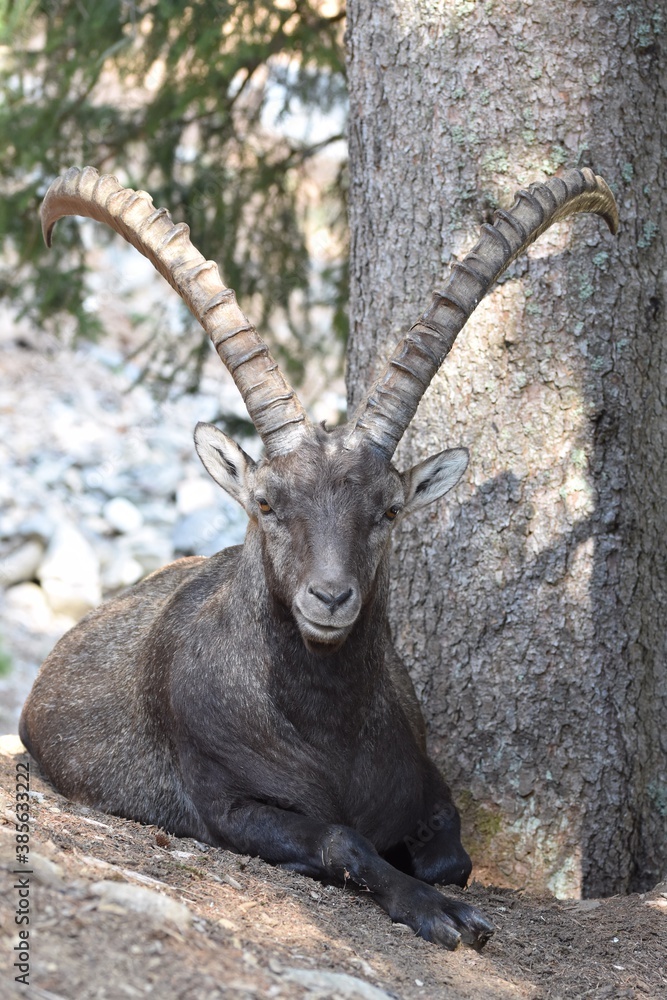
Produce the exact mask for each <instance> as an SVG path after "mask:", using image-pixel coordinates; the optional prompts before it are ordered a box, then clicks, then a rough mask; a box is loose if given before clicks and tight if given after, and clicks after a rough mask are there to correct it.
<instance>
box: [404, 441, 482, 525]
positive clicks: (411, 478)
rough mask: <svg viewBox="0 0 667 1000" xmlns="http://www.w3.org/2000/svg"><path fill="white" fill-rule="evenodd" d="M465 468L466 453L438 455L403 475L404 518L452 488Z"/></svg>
mask: <svg viewBox="0 0 667 1000" xmlns="http://www.w3.org/2000/svg"><path fill="white" fill-rule="evenodd" d="M467 467H468V449H467V448H452V449H450V450H449V451H441V452H440V454H439V455H433V456H432V457H431V458H427V459H425V460H424V461H423V462H420V463H419V465H415V466H414V467H413V468H412V469H410V470H409V471H408V472H404V473H403V481H404V483H405V507H404V508H403V510H404V512H405V513H406V514H410V513H412V511H413V510H419V508H420V507H425V506H426V505H427V504H429V503H432V502H433V501H434V500H439V499H440V497H442V496H444V495H445V493H448V492H449V490H451V489H452V487H454V486H456V484H457V483H458V481H459V479H460V478H461V476H462V475H463V473H464V472H465V471H466V468H467Z"/></svg>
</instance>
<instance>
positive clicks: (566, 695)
mask: <svg viewBox="0 0 667 1000" xmlns="http://www.w3.org/2000/svg"><path fill="white" fill-rule="evenodd" d="M661 10H662V4H661V3H659V2H657V0H656V2H655V3H651V2H649V0H640V2H637V3H634V4H632V5H627V4H626V3H618V2H613V0H607V2H605V3H603V2H598V0H579V2H578V3H572V2H571V0H533V2H516V0H488V2H486V3H482V2H475V0H453V2H446V0H377V2H373V3H368V2H365V0H350V3H349V25H348V45H349V79H350V94H351V121H350V154H351V184H350V202H351V209H350V210H351V225H352V268H351V284H352V289H351V291H352V298H351V342H350V348H349V386H350V402H351V403H355V402H356V401H357V400H358V399H359V397H360V396H361V395H362V393H363V390H364V387H365V386H367V385H368V384H369V382H370V380H371V377H372V375H373V374H374V373H375V372H376V371H377V368H378V367H379V364H380V361H381V359H383V358H384V357H386V355H387V353H388V352H389V350H390V349H391V348H392V347H393V345H394V343H395V342H396V340H397V339H398V337H399V335H400V334H401V332H403V331H404V330H405V329H406V328H407V327H408V326H409V325H410V324H411V323H412V322H414V320H415V319H416V318H417V316H418V315H419V313H420V312H421V311H422V310H423V309H424V308H425V307H426V306H427V304H428V302H429V293H430V291H431V290H432V288H433V287H435V286H436V285H437V283H438V282H439V281H440V280H441V278H442V276H443V273H444V271H445V269H446V268H445V266H446V264H447V262H448V261H449V260H450V258H452V257H453V256H460V255H461V254H462V253H463V252H464V251H465V250H467V249H469V248H470V247H471V245H472V243H473V242H474V239H475V236H476V233H477V231H478V227H479V225H480V224H481V223H482V222H484V221H487V220H488V218H489V216H490V213H491V211H492V209H493V207H494V206H496V205H498V204H501V205H504V206H505V207H507V205H508V204H509V203H511V201H512V196H513V193H514V191H515V190H516V189H517V188H518V187H520V186H525V185H526V184H527V183H529V182H530V181H533V180H538V179H543V178H544V175H545V174H549V173H553V172H554V171H557V169H558V168H559V167H560V166H561V165H563V164H566V165H571V166H581V165H587V166H592V167H594V168H595V170H596V171H597V172H598V173H601V174H602V175H603V176H604V177H605V178H606V179H607V181H608V182H609V183H610V184H611V185H612V188H613V190H614V191H615V193H616V195H617V198H618V202H619V209H620V213H621V224H622V229H621V233H620V236H619V237H618V238H617V239H616V240H614V239H612V238H611V237H610V236H609V234H608V233H606V230H605V227H604V226H603V224H601V223H600V222H599V221H598V220H595V219H592V218H578V219H576V220H574V221H572V222H567V223H564V224H561V225H560V226H558V227H556V228H555V229H554V230H552V231H551V232H550V233H549V234H548V235H547V236H546V237H543V238H542V240H541V241H540V242H539V243H538V244H537V245H536V246H535V247H534V248H532V249H531V251H530V252H529V254H528V255H527V257H526V258H524V259H523V260H522V261H520V262H517V264H516V265H514V266H513V268H512V269H511V271H510V272H509V273H508V276H507V277H506V279H505V280H503V281H502V283H501V284H500V285H499V286H498V287H497V288H496V290H495V291H494V292H492V293H491V294H490V295H489V296H488V297H487V299H486V300H485V302H483V303H482V305H481V306H480V307H479V309H478V311H477V313H476V314H475V315H474V316H473V318H472V320H471V321H470V323H469V324H468V326H467V327H466V329H465V330H464V331H463V333H462V334H461V335H460V337H459V340H458V341H457V343H456V345H455V347H454V350H453V351H452V353H451V355H450V357H449V358H448V360H447V361H446V362H445V365H444V367H443V369H442V370H441V372H440V374H439V376H438V377H437V378H436V379H435V380H434V382H433V384H432V385H431V388H430V389H429V391H428V392H427V394H426V396H425V397H424V399H423V400H422V403H421V405H420V408H419V411H418V414H417V417H416V419H415V421H414V422H413V425H412V427H411V429H410V431H409V432H408V434H407V435H406V438H405V439H404V441H403V444H402V445H401V448H400V449H399V452H398V454H397V463H398V465H399V467H405V466H407V465H409V464H411V463H412V462H413V461H415V460H416V459H418V458H420V457H423V456H425V455H426V454H428V453H429V452H432V451H435V450H437V449H438V448H439V447H444V446H454V445H459V444H465V445H467V446H468V447H469V448H470V450H471V463H470V468H469V472H468V474H467V483H466V485H464V486H461V487H459V489H458V491H457V495H456V497H455V499H454V500H453V501H452V502H451V503H449V504H447V505H446V504H441V505H440V508H439V509H438V510H437V511H433V512H430V513H426V514H425V515H424V516H423V517H421V518H417V517H415V518H413V519H412V521H411V522H408V523H406V525H405V527H404V529H403V530H402V533H401V534H400V535H399V536H398V537H397V540H396V552H395V562H394V565H395V574H394V590H393V612H392V614H393V628H394V632H395V637H396V640H397V643H398V646H399V648H400V650H401V652H402V654H403V656H404V657H405V660H406V662H407V664H408V665H409V668H410V670H411V673H412V676H413V678H414V680H415V683H416V685H417V689H418V693H419V695H420V697H421V699H422V702H423V705H424V709H425V713H426V716H427V720H428V724H429V732H430V740H431V747H432V752H433V753H434V756H435V757H436V759H437V760H438V762H439V763H440V764H441V766H442V768H443V771H444V773H445V774H446V775H447V776H448V778H449V779H450V780H451V782H452V784H453V786H454V788H455V790H456V792H457V794H458V799H459V802H460V804H461V806H462V807H463V811H464V813H465V818H466V824H467V826H468V828H469V837H468V839H469V842H470V845H471V847H472V849H473V854H474V860H475V861H476V863H477V865H478V871H482V872H483V874H485V875H486V876H487V877H493V878H501V879H502V880H503V881H505V882H510V883H511V884H514V885H517V886H520V885H529V886H532V887H534V888H540V887H547V888H550V889H551V890H553V891H555V892H556V893H557V894H559V895H578V894H579V893H580V892H583V894H584V895H594V894H609V893H615V892H624V891H628V890H632V889H641V888H646V887H648V886H650V885H651V884H654V883H655V882H656V881H657V880H658V878H659V877H661V876H664V874H665V871H666V869H667V836H666V829H667V763H666V761H667V678H666V674H665V661H666V658H667V657H666V653H667V639H666V627H667V626H666V623H667V510H666V506H665V502H664V498H665V496H666V495H667V470H666V465H665V448H666V445H667V421H666V419H665V418H666V405H667V357H666V354H667V348H666V345H665V322H664V316H665V312H664V301H665V281H666V275H667V271H666V269H665V266H666V263H667V257H666V253H665V250H666V242H667V215H666V213H665V211H664V209H665V207H667V177H666V176H665V174H666V172H667V171H666V168H665V164H666V163H667V160H666V159H665V157H664V150H665V149H667V131H666V130H667V100H666V97H667V94H666V86H667V85H666V82H665V76H664V74H663V75H661V72H660V50H661V48H662V50H663V52H664V36H663V34H662V31H663V28H666V27H667V24H666V25H663V21H662V17H661ZM665 20H667V18H666V19H665Z"/></svg>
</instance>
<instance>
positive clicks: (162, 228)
mask: <svg viewBox="0 0 667 1000" xmlns="http://www.w3.org/2000/svg"><path fill="white" fill-rule="evenodd" d="M65 215H85V216H87V217H88V218H90V219H96V220H97V221H98V222H104V223H106V225H108V226H110V227H111V228H112V229H114V230H115V231H116V232H117V233H119V234H120V235H121V236H122V237H123V239H125V240H127V242H128V243H131V244H132V246H134V247H136V249H137V250H139V252H140V253H142V254H143V255H144V257H148V259H149V260H150V262H151V263H152V264H153V266H154V267H155V268H156V269H157V270H158V271H159V272H160V274H161V275H162V276H163V277H164V278H166V279H167V281H168V282H169V284H170V285H171V286H172V287H173V288H175V289H176V291H177V292H178V294H179V295H180V296H181V298H182V299H183V301H184V302H185V303H186V305H187V306H188V308H189V309H190V311H191V312H192V314H193V315H194V316H195V318H196V319H197V320H198V321H199V322H200V323H201V325H202V326H203V328H204V330H205V331H206V333H207V334H208V336H209V337H210V338H211V340H212V341H213V343H214V345H215V349H216V350H217V352H218V354H219V355H220V359H221V361H222V362H223V364H225V365H226V366H227V368H228V369H229V371H230V373H231V375H232V378H233V379H234V382H235V383H236V386H237V388H238V389H239V391H240V393H241V396H242V397H243V402H244V403H245V405H246V407H247V409H248V413H249V414H250V419H251V420H252V422H253V424H254V425H255V427H256V428H257V433H258V434H259V436H260V437H261V439H262V441H263V442H264V446H265V448H266V452H267V454H268V455H269V457H273V456H276V455H284V454H286V453H287V452H289V451H293V450H294V449H295V448H296V446H297V445H298V444H299V442H300V441H301V440H302V438H303V437H304V435H306V434H308V433H309V432H310V429H311V425H310V422H309V420H308V417H307V415H306V411H305V410H304V408H303V406H302V405H301V403H300V402H299V400H298V399H297V396H296V393H295V392H294V390H293V389H292V388H291V387H290V386H289V385H288V383H287V382H286V380H285V378H284V377H283V375H282V373H281V372H280V369H279V368H278V365H277V364H276V362H275V361H274V360H273V358H272V357H271V355H270V354H269V350H268V348H267V346H266V344H264V342H263V341H262V339H261V338H260V336H259V334H258V333H257V331H256V330H255V328H254V327H253V326H252V324H251V323H250V322H249V321H248V319H247V318H246V316H245V315H244V314H243V312H242V311H241V310H240V309H239V307H238V305H237V303H236V296H235V294H234V291H233V289H231V288H226V287H225V285H224V284H223V282H222V279H221V277H220V272H219V271H218V265H217V264H216V263H215V261H212V260H205V259H204V257H203V256H202V255H201V254H200V253H199V251H198V250H197V249H196V248H195V247H194V246H193V245H192V243H191V242H190V230H189V228H188V226H186V225H185V224H184V223H180V224H178V225H174V223H173V222H172V220H171V216H170V215H169V212H168V211H167V210H166V208H158V209H156V208H155V206H154V205H153V202H152V200H151V197H150V195H148V194H147V193H146V192H145V191H133V190H132V189H131V188H124V187H122V186H121V185H120V184H119V183H118V181H117V180H116V178H115V177H112V176H111V175H110V174H105V175H102V176H101V175H100V174H99V173H98V172H97V170H95V168H94V167H84V168H83V170H79V169H78V168H77V167H72V168H71V169H70V170H68V171H67V173H65V174H63V175H62V177H59V178H58V179H57V180H55V181H54V182H53V184H52V185H51V186H50V188H49V190H48V191H47V192H46V197H45V198H44V201H43V203H42V208H41V217H42V231H43V233H44V239H45V241H46V245H47V246H49V247H50V246H51V234H52V231H53V227H54V226H55V224H56V222H57V221H58V219H61V218H63V216H65Z"/></svg>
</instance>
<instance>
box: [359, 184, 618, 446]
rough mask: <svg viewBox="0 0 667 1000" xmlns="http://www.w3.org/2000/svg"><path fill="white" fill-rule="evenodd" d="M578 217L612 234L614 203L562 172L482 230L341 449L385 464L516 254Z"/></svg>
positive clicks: (605, 192)
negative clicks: (366, 447) (379, 457)
mask: <svg viewBox="0 0 667 1000" xmlns="http://www.w3.org/2000/svg"><path fill="white" fill-rule="evenodd" d="M576 212H595V213H597V214H598V215H601V216H602V218H603V219H604V220H605V222H606V223H607V225H608V226H609V229H610V230H611V232H612V233H613V234H615V233H616V232H617V230H618V210H617V208H616V202H615V201H614V196H613V194H612V193H611V191H610V190H609V188H608V186H607V184H606V183H605V181H604V180H603V179H602V178H601V177H597V176H596V175H595V174H594V173H593V171H592V170H589V169H588V168H584V169H583V170H567V171H566V172H565V173H564V174H563V175H562V176H561V177H551V178H550V179H549V180H548V181H546V183H544V184H531V185H530V187H529V188H528V190H527V191H519V193H518V195H517V200H516V202H515V204H514V205H513V207H512V208H511V209H510V211H509V212H504V211H502V210H500V209H499V210H498V211H497V212H496V214H495V220H494V223H493V225H492V226H491V225H488V224H485V225H483V226H482V234H481V236H480V239H479V241H478V243H477V244H476V246H475V247H474V248H473V249H472V250H471V251H470V253H469V254H467V255H466V256H465V257H464V258H463V260H462V261H460V262H459V263H456V264H454V265H453V267H452V269H451V273H450V275H449V278H448V279H447V282H446V283H445V287H444V289H443V291H441V292H434V293H433V301H432V303H431V306H430V308H429V309H427V310H426V312H425V313H423V315H422V316H421V317H420V318H419V320H418V321H417V323H415V325H414V326H413V327H412V328H411V329H410V330H409V331H408V333H407V334H406V335H405V337H403V339H402V340H401V341H400V343H399V344H398V346H397V347H396V350H395V351H394V353H393V354H392V356H391V358H390V359H389V361H388V362H387V364H386V365H385V367H384V369H383V371H382V372H381V374H380V375H379V377H378V378H377V379H376V381H375V382H374V383H373V386H372V388H371V390H370V392H369V394H368V396H367V398H366V399H365V400H364V401H363V402H362V403H361V404H360V406H359V407H358V408H357V410H356V412H355V413H354V415H353V416H352V418H351V420H350V428H349V433H348V435H347V438H346V447H347V448H354V447H356V446H357V445H359V444H360V443H361V442H362V441H368V442H369V443H370V444H372V445H373V446H374V447H375V448H377V449H378V450H379V451H380V452H382V453H383V454H384V455H385V457H386V458H388V459H390V458H391V457H392V455H393V454H394V451H395V450H396V447H397V445H398V442H399V441H400V440H401V438H402V437H403V434H404V433H405V431H406V429H407V426H408V424H409V423H410V421H411V420H412V418H413V416H414V414H415V411H416V409H417V406H418V404H419V401H420V399H421V398H422V396H423V395H424V393H425V392H426V390H427V388H428V386H429V384H430V382H431V379H432V378H433V376H434V375H435V373H436V372H437V371H438V369H439V368H440V365H441V364H442V362H443V361H444V359H445V357H446V356H447V355H448V354H449V352H450V350H451V349H452V345H453V343H454V341H455V340H456V337H457V335H458V333H459V332H460V331H461V330H462V329H463V327H464V325H465V323H466V322H467V320H468V318H469V316H470V315H471V313H472V312H473V310H474V309H475V307H476V306H477V305H478V304H479V303H480V302H481V300H482V299H483V298H484V296H485V295H486V293H487V292H488V290H489V289H490V288H491V286H492V285H493V284H494V283H495V282H496V281H497V280H498V278H499V277H500V275H501V274H502V273H503V271H504V270H505V269H506V268H507V267H508V266H509V264H511V262H512V261H513V260H514V259H515V257H518V256H519V254H521V253H523V251H524V250H525V249H526V248H527V247H528V246H530V244H531V243H532V242H533V241H534V240H536V239H537V237H538V236H541V235H542V233H544V232H545V231H546V230H547V229H548V228H549V227H550V226H551V225H553V224H554V223H555V222H560V221H561V220H562V219H565V218H567V216H569V215H574V214H575V213H576Z"/></svg>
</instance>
